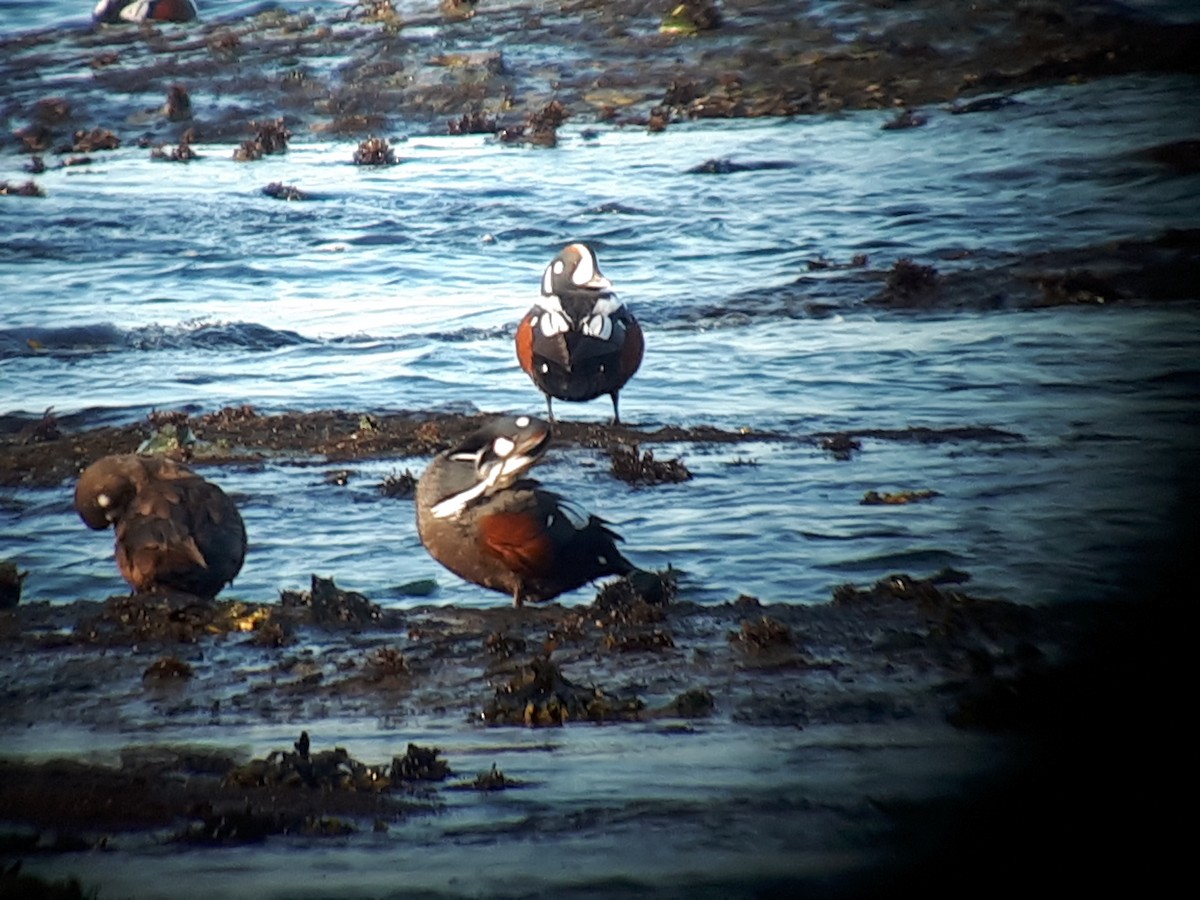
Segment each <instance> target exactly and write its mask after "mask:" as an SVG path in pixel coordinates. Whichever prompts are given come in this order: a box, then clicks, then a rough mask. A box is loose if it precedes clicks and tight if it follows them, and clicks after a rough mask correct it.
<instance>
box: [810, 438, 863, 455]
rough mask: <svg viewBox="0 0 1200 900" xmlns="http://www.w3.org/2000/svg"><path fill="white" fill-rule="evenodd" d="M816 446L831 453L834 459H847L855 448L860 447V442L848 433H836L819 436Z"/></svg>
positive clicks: (859, 448)
mask: <svg viewBox="0 0 1200 900" xmlns="http://www.w3.org/2000/svg"><path fill="white" fill-rule="evenodd" d="M817 446H818V447H820V448H821V449H822V450H828V451H829V452H830V453H832V454H833V457H834V459H840V460H848V459H850V457H851V456H852V455H853V453H854V451H855V450H861V449H862V442H861V441H859V440H858V439H856V438H854V437H853V436H851V435H849V434H845V433H838V434H830V435H826V436H824V437H822V438H820V439H819V440H818V442H817Z"/></svg>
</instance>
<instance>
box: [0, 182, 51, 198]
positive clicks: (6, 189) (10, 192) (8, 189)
mask: <svg viewBox="0 0 1200 900" xmlns="http://www.w3.org/2000/svg"><path fill="white" fill-rule="evenodd" d="M3 196H9V197H45V196H46V192H45V191H44V190H42V189H41V188H40V187H39V186H38V184H37V182H34V181H26V182H25V183H24V184H17V183H15V182H11V181H0V197H3Z"/></svg>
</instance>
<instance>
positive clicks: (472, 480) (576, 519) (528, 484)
mask: <svg viewBox="0 0 1200 900" xmlns="http://www.w3.org/2000/svg"><path fill="white" fill-rule="evenodd" d="M549 445H550V425H549V424H548V423H547V422H544V421H543V420H541V419H535V418H533V417H532V416H517V417H515V418H513V417H501V418H497V419H494V420H493V421H491V422H489V423H488V424H487V425H485V426H484V427H483V428H480V429H479V430H478V431H476V432H475V433H474V434H472V435H471V436H470V437H468V438H466V439H465V440H464V441H463V442H462V443H460V444H459V445H458V446H457V447H453V448H451V449H449V450H446V451H444V452H442V453H440V454H438V455H437V456H436V457H434V459H433V461H432V462H431V463H430V464H429V466H428V468H426V469H425V472H424V473H423V474H422V475H421V479H420V481H418V482H417V533H418V534H419V535H420V537H421V543H422V544H424V545H425V549H427V550H428V551H429V555H430V556H432V557H433V558H434V559H436V560H437V561H438V562H440V563H441V564H442V565H443V566H445V567H446V568H447V569H449V570H450V571H451V572H453V573H455V574H456V575H459V576H461V577H462V578H465V579H466V580H467V581H471V582H474V583H475V584H478V585H481V586H483V587H486V588H491V589H492V590H494V591H501V592H503V593H506V594H510V595H511V596H512V598H513V603H514V604H516V605H517V606H521V605H522V604H523V603H524V602H525V601H526V600H529V601H532V602H538V601H542V600H551V599H553V598H554V597H557V596H558V595H559V594H562V593H565V592H566V591H573V590H575V588H578V587H581V586H583V585H584V584H587V583H588V582H589V581H594V580H595V579H597V578H601V577H603V576H605V575H626V574H629V573H630V572H635V571H640V570H638V569H637V567H636V566H634V565H633V564H632V563H631V562H629V560H627V559H626V558H625V557H624V556H622V555H621V553H620V551H619V550H617V546H616V543H615V542H616V541H618V540H620V537H619V536H617V535H616V534H615V533H613V532H612V531H610V530H609V529H608V528H607V527H606V526H605V524H604V521H603V520H602V519H599V518H597V517H596V516H593V515H588V514H587V513H584V512H581V511H579V510H578V509H576V508H575V507H574V506H572V505H571V504H569V503H568V501H566V500H565V499H563V498H562V497H560V496H559V495H558V494H555V493H552V492H550V491H547V490H545V489H544V488H542V487H541V485H540V484H539V483H538V482H536V481H534V480H532V479H528V478H524V477H522V476H523V475H524V474H525V472H526V470H528V469H529V468H530V467H531V466H533V465H534V464H535V463H537V461H538V460H539V459H541V457H542V455H543V454H544V453H545V452H546V448H547V447H548V446H549Z"/></svg>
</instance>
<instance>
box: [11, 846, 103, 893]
mask: <svg viewBox="0 0 1200 900" xmlns="http://www.w3.org/2000/svg"><path fill="white" fill-rule="evenodd" d="M64 849H65V848H64ZM79 849H81V850H83V849H90V848H79ZM95 896H96V891H95V889H90V890H85V889H84V887H83V885H82V884H81V883H80V881H79V879H78V878H75V877H70V878H63V879H58V880H51V879H48V878H42V877H41V876H39V875H32V874H28V873H23V872H22V871H21V860H17V861H16V862H14V863H12V864H11V865H9V864H5V865H3V866H0V897H13V898H17V897H22V898H27V900H89V898H92V897H95Z"/></svg>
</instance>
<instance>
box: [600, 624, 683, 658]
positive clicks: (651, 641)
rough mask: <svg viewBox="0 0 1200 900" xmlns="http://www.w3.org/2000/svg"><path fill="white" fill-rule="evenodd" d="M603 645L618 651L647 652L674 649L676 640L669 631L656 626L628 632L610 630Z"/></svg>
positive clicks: (602, 642) (605, 647)
mask: <svg viewBox="0 0 1200 900" xmlns="http://www.w3.org/2000/svg"><path fill="white" fill-rule="evenodd" d="M601 646H603V647H604V649H605V650H611V651H613V652H616V653H647V652H656V651H659V650H671V649H674V647H675V641H674V639H673V638H672V637H671V635H670V634H668V633H667V632H665V631H663V630H662V629H659V628H654V629H649V630H644V631H634V632H628V633H619V632H618V633H613V632H610V633H608V634H606V635H605V636H604V639H603V641H601Z"/></svg>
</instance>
